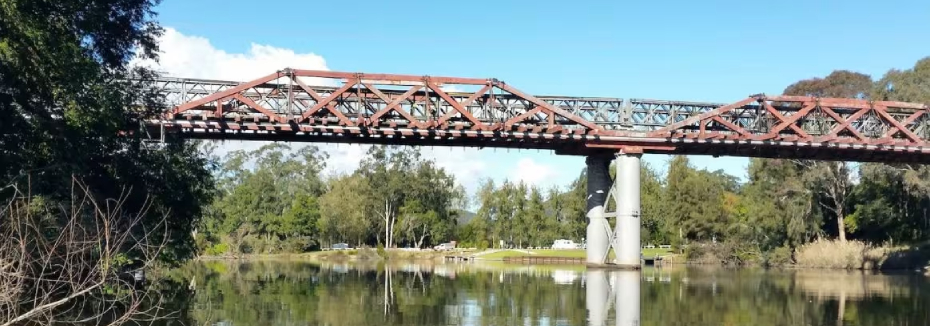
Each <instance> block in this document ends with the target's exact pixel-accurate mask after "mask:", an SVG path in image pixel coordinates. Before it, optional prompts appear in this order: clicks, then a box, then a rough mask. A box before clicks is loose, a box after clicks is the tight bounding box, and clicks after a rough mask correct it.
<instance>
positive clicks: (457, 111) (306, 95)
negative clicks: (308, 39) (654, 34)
mask: <svg viewBox="0 0 930 326" xmlns="http://www.w3.org/2000/svg"><path fill="white" fill-rule="evenodd" d="M153 87H156V88H157V90H158V91H159V92H160V94H162V95H163V96H164V97H165V100H166V101H167V103H168V105H169V107H168V108H167V110H166V111H164V114H162V115H160V116H156V117H151V118H150V119H148V120H147V122H146V124H147V127H148V128H147V130H148V132H149V133H150V135H154V137H159V135H162V136H163V135H165V134H167V133H176V134H180V135H181V136H183V137H187V138H206V139H241V140H273V141H307V142H351V143H374V144H401V145H426V146H473V147H509V148H527V149H548V150H554V151H555V152H556V153H558V154H565V155H590V154H592V153H595V152H603V151H626V152H630V153H637V152H645V153H665V154H689V155H695V154H697V155H702V154H703V155H715V156H719V155H726V156H744V157H784V158H801V159H821V160H847V161H863V162H870V161H876V162H921V163H922V162H926V161H930V142H928V139H930V115H928V114H927V113H928V112H927V111H928V106H927V105H926V104H916V103H903V102H890V101H866V100H857V99H840V98H816V97H805V96H767V95H764V94H759V95H752V96H749V97H748V98H745V99H742V100H740V101H737V102H734V103H729V104H727V103H697V102H680V101H660V100H644V99H620V98H600V97H570V96H535V95H530V94H527V93H524V92H522V91H520V90H518V89H517V88H515V87H513V86H511V85H509V84H507V83H505V82H503V81H500V80H497V79H493V78H490V79H478V78H455V77H435V76H410V75H395V74H363V73H347V72H333V71H312V70H297V69H290V68H288V69H283V70H280V71H277V72H274V73H271V74H269V75H267V76H264V77H261V78H258V79H255V80H252V81H248V82H234V81H216V80H202V79H184V78H168V77H160V78H157V79H156V80H154V81H153Z"/></svg>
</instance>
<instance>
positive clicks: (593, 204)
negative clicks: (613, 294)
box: [585, 155, 611, 264]
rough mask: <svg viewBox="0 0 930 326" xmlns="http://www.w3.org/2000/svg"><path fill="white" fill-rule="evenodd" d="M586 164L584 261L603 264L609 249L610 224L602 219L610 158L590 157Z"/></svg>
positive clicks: (607, 186) (608, 180)
mask: <svg viewBox="0 0 930 326" xmlns="http://www.w3.org/2000/svg"><path fill="white" fill-rule="evenodd" d="M585 163H587V165H588V167H587V174H588V175H587V177H588V191H587V192H588V195H587V211H588V213H587V217H588V228H587V232H586V238H585V241H586V243H587V247H586V249H585V257H586V259H585V261H586V262H587V263H588V264H603V263H604V261H603V259H605V258H606V257H607V251H608V250H609V249H610V243H609V242H610V235H609V234H608V231H607V230H610V224H609V223H607V218H606V217H604V209H605V208H606V201H607V192H608V191H610V185H611V181H610V156H609V155H592V156H588V158H587V159H585Z"/></svg>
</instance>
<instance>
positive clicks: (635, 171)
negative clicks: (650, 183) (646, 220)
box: [614, 152, 642, 269]
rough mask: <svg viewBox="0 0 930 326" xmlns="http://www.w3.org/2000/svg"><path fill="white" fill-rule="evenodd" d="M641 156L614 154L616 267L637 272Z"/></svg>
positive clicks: (639, 154) (638, 261) (638, 265)
mask: <svg viewBox="0 0 930 326" xmlns="http://www.w3.org/2000/svg"><path fill="white" fill-rule="evenodd" d="M641 156H642V154H641V153H622V152H621V153H618V154H617V165H616V166H617V177H616V181H615V182H614V187H615V188H614V198H615V199H616V208H617V222H616V229H615V231H614V232H615V234H616V240H615V241H616V242H617V249H616V257H617V259H616V264H617V265H619V266H621V267H627V268H637V269H638V268H640V267H641V265H640V264H641V262H640V250H641V249H640V238H639V235H640V233H639V232H640V230H639V229H640V224H641V223H640V219H639V210H640V206H639V205H640V204H639V174H640V171H639V169H640V157H641Z"/></svg>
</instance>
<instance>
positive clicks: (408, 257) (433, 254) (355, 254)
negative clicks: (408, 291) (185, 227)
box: [199, 248, 473, 261]
mask: <svg viewBox="0 0 930 326" xmlns="http://www.w3.org/2000/svg"><path fill="white" fill-rule="evenodd" d="M470 253H473V252H470V251H464V250H457V251H454V252H449V251H434V250H418V251H414V250H383V251H382V250H377V249H372V248H363V249H349V250H328V251H313V252H306V253H280V254H242V255H222V256H210V255H203V256H200V257H199V259H200V260H297V261H300V260H303V261H363V260H384V259H389V260H401V261H422V260H430V261H433V260H440V259H442V258H443V257H444V256H446V255H452V254H470Z"/></svg>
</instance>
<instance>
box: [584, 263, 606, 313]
mask: <svg viewBox="0 0 930 326" xmlns="http://www.w3.org/2000/svg"><path fill="white" fill-rule="evenodd" d="M584 288H585V307H586V308H587V309H588V326H603V325H605V324H606V323H607V311H608V309H610V307H608V306H607V301H608V299H609V297H608V296H609V295H610V283H609V282H608V281H607V271H606V270H604V269H588V270H587V271H586V272H585V285H584Z"/></svg>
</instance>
